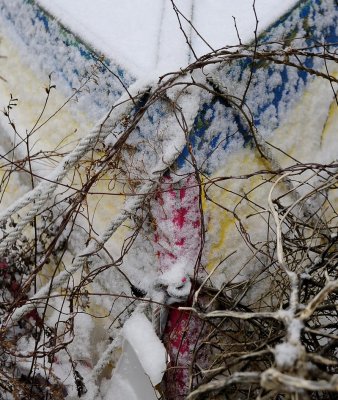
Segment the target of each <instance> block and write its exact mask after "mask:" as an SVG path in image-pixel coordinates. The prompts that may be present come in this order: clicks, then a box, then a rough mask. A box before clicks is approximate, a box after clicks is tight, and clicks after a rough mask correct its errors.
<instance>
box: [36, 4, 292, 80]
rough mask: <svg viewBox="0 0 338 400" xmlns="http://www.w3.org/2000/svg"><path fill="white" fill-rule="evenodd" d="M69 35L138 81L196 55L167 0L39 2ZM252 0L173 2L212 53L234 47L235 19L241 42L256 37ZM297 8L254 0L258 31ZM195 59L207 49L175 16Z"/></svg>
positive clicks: (189, 28)
mask: <svg viewBox="0 0 338 400" xmlns="http://www.w3.org/2000/svg"><path fill="white" fill-rule="evenodd" d="M38 3H39V4H40V5H41V6H42V7H43V8H45V9H46V10H47V11H48V12H50V13H51V14H52V15H54V16H55V17H56V18H57V19H59V20H60V21H61V23H62V24H64V25H65V26H66V27H68V28H69V29H70V30H71V31H72V32H73V33H75V34H77V35H79V36H80V37H82V38H83V39H84V41H86V42H87V43H89V44H90V45H91V46H92V47H94V49H95V50H97V51H98V52H101V53H103V54H105V55H106V56H107V57H110V58H111V59H113V60H118V62H119V63H122V64H124V65H125V67H126V68H127V69H128V70H129V71H130V72H131V73H132V74H134V75H135V76H136V77H138V78H140V77H141V76H144V75H145V74H149V73H150V72H153V71H154V70H157V72H158V73H161V72H168V71H170V70H172V69H178V68H180V67H183V66H185V65H186V64H187V63H188V62H190V61H193V59H194V56H193V53H192V51H191V50H190V49H189V46H188V45H187V43H186V39H185V37H184V35H183V33H182V32H181V30H180V26H179V22H178V17H177V15H176V13H175V12H174V10H173V6H172V3H171V1H170V0H155V1H154V0H124V1H118V0H97V1H95V2H94V1H91V0H73V1H68V0H58V1H50V0H38ZM252 3H253V1H252V0H242V1H241V2H234V1H232V0H194V1H192V0H176V1H175V4H176V6H177V8H178V9H179V10H180V11H181V12H182V14H183V15H184V16H185V17H186V18H187V19H189V20H190V21H191V22H192V25H193V27H194V29H196V30H197V31H198V33H199V34H200V35H201V36H202V37H203V38H204V39H205V41H206V42H207V43H208V44H209V45H210V46H211V47H212V48H213V49H217V48H220V47H223V46H225V45H236V44H238V38H237V33H236V30H235V27H234V20H233V16H234V17H235V18H236V24H237V27H238V31H239V35H240V38H241V40H242V42H243V43H245V42H248V41H250V40H252V39H253V37H254V30H255V25H256V20H255V15H254V12H253V7H252ZM296 3H297V1H296V0H285V1H283V2H281V1H279V0H256V2H255V8H256V12H257V15H258V19H259V25H258V30H259V32H261V31H263V30H264V29H265V28H267V27H268V26H269V25H270V24H271V23H273V22H274V21H275V19H277V18H278V17H279V16H281V15H282V14H283V13H285V12H287V11H288V10H289V9H290V8H291V7H292V6H294V5H295V4H296ZM179 17H180V21H181V25H182V28H183V29H184V30H185V32H186V34H187V37H188V38H189V40H190V41H191V45H192V47H193V49H194V52H195V53H196V55H197V56H201V55H202V54H204V53H206V52H210V50H211V49H210V47H209V46H207V45H206V43H205V42H204V41H203V40H202V39H201V38H200V37H199V36H198V34H197V33H196V32H195V30H194V29H193V28H192V27H191V26H190V24H188V23H187V22H186V21H185V19H184V18H183V17H182V16H181V15H179Z"/></svg>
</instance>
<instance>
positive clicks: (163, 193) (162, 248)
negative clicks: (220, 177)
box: [151, 175, 202, 400]
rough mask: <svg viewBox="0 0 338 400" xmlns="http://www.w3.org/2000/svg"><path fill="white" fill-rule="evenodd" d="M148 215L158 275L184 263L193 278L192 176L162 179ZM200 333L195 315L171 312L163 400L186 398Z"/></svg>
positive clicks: (197, 225) (195, 198)
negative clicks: (174, 180) (151, 221)
mask: <svg viewBox="0 0 338 400" xmlns="http://www.w3.org/2000/svg"><path fill="white" fill-rule="evenodd" d="M151 212H152V216H153V222H154V227H155V229H154V230H155V233H154V249H155V252H156V255H157V258H158V263H159V274H161V273H164V272H166V271H168V270H170V268H172V267H173V266H174V265H175V264H177V263H179V262H181V261H182V260H183V262H182V264H183V265H186V266H187V271H186V272H188V273H189V275H191V276H192V275H194V269H195V268H196V260H197V258H198V254H199V251H200V243H201V242H200V236H201V232H200V230H201V213H200V209H199V186H198V182H197V180H196V178H195V176H194V175H189V176H188V177H186V178H184V179H181V180H180V181H179V182H178V183H173V180H172V178H171V177H170V176H169V177H168V176H167V177H166V178H164V180H163V182H162V184H161V186H160V188H159V191H158V193H157V195H156V197H155V199H154V201H153V202H152V205H151ZM179 279H181V282H182V283H184V282H185V281H186V279H187V277H186V275H184V272H183V271H182V276H181V277H179ZM180 305H182V304H180ZM174 307H175V305H174ZM201 329H202V324H201V321H200V320H199V319H198V318H197V317H196V316H195V315H191V314H190V313H189V312H182V311H179V310H178V309H177V308H172V309H170V311H169V315H168V319H167V324H166V328H165V330H164V335H163V342H164V344H165V346H166V349H167V352H168V355H169V357H170V362H169V364H168V368H167V372H166V374H165V377H164V380H163V390H164V394H165V399H166V400H174V399H175V400H176V399H183V398H185V397H186V396H187V394H188V390H189V376H190V371H189V367H190V365H191V363H192V359H193V352H194V349H195V346H196V343H197V341H198V338H199V337H200V332H201Z"/></svg>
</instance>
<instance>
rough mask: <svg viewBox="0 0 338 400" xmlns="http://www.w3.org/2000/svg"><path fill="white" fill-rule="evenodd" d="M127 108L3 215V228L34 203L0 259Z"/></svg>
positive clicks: (112, 116) (96, 130) (8, 239)
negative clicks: (8, 221)
mask: <svg viewBox="0 0 338 400" xmlns="http://www.w3.org/2000/svg"><path fill="white" fill-rule="evenodd" d="M127 106H128V107H129V108H131V107H132V106H133V104H130V103H127ZM127 106H124V107H119V108H118V109H117V110H116V111H115V113H111V114H108V116H105V117H104V118H103V119H102V120H101V121H100V122H99V123H98V124H97V125H96V126H95V127H94V128H93V129H92V131H91V132H90V133H89V134H88V135H87V136H86V137H85V138H83V139H81V141H80V142H79V143H78V145H77V146H76V147H75V149H74V150H73V151H72V152H71V153H69V154H68V155H67V156H65V157H64V158H63V160H62V161H61V162H60V164H59V165H58V166H57V167H56V168H55V169H54V170H53V171H52V172H51V174H49V175H48V176H47V178H46V180H44V181H42V182H40V183H39V184H38V185H37V186H36V187H35V188H34V189H32V190H31V191H29V192H28V193H26V194H24V195H23V196H22V197H21V198H20V199H18V200H17V201H15V202H14V203H13V204H12V205H11V206H10V207H8V208H7V209H6V210H5V211H3V212H2V213H0V225H1V224H4V223H5V222H6V221H7V220H8V219H9V218H10V217H11V216H12V215H13V214H15V213H17V212H18V211H19V210H21V209H22V208H24V207H26V206H27V205H28V204H30V203H34V205H33V207H32V208H31V210H30V211H28V212H27V213H26V214H25V215H24V216H23V217H22V218H21V220H20V222H19V223H18V224H17V225H16V227H15V229H13V230H12V231H11V232H10V233H9V234H8V236H6V237H5V238H4V239H3V240H2V241H1V244H0V255H3V253H4V251H5V250H6V249H7V248H8V247H9V246H11V245H12V244H13V243H15V241H16V240H17V239H18V237H19V236H20V234H21V232H22V230H23V229H24V227H25V226H26V225H27V223H29V222H30V221H31V220H32V219H33V218H34V217H35V216H36V215H37V214H38V213H39V212H40V211H41V209H42V207H43V205H44V204H45V202H46V200H47V199H48V198H51V197H52V195H53V193H54V192H55V190H56V188H57V186H58V183H59V182H61V181H62V179H63V178H64V177H65V176H66V175H67V173H68V172H69V171H70V170H71V169H72V168H73V167H74V166H75V165H76V164H77V162H78V161H79V160H80V159H81V158H82V157H83V156H84V155H85V154H86V153H87V152H88V151H90V150H92V149H93V148H94V146H95V144H96V143H97V140H98V138H99V137H102V138H103V139H104V138H105V137H106V136H107V135H108V134H109V133H110V132H111V131H112V129H113V128H114V126H115V124H116V123H117V122H118V121H119V119H120V118H121V117H122V115H123V114H125V113H126V112H127V111H130V110H128V108H127ZM116 140H117V138H116Z"/></svg>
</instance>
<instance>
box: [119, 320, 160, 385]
mask: <svg viewBox="0 0 338 400" xmlns="http://www.w3.org/2000/svg"><path fill="white" fill-rule="evenodd" d="M123 336H124V338H125V339H126V340H127V341H128V342H129V344H130V345H131V347H132V348H133V350H134V351H135V353H136V355H137V357H138V359H139V361H140V363H141V365H142V367H143V369H144V371H145V373H146V374H147V375H148V376H149V378H150V380H151V382H152V384H153V385H154V386H155V385H157V384H159V383H160V382H161V380H162V376H163V373H164V371H165V369H166V350H165V348H164V345H163V343H162V342H161V341H160V340H159V338H158V337H157V336H156V334H155V332H154V329H153V326H152V324H151V323H150V321H149V320H148V319H147V317H146V316H145V315H144V314H140V313H135V314H133V315H132V316H131V317H130V318H129V320H128V321H127V322H126V323H125V324H124V327H123Z"/></svg>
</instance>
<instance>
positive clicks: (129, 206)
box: [9, 133, 183, 323]
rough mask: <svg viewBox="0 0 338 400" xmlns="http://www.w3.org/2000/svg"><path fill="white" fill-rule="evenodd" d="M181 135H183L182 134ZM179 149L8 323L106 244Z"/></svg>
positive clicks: (54, 287) (29, 308) (28, 308)
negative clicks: (102, 231) (67, 265)
mask: <svg viewBox="0 0 338 400" xmlns="http://www.w3.org/2000/svg"><path fill="white" fill-rule="evenodd" d="M182 135H183V133H182ZM180 151H181V149H179V150H177V149H175V152H174V153H173V154H172V155H171V158H170V159H169V160H168V161H166V162H164V161H162V162H161V164H160V165H158V166H157V167H156V168H155V169H154V170H153V172H152V173H151V174H150V175H149V179H148V180H147V181H146V183H144V184H143V185H142V186H141V188H140V190H139V191H138V194H137V195H135V196H133V197H130V198H129V199H128V200H127V201H126V203H125V207H124V208H123V209H122V210H121V212H120V213H119V214H118V215H117V216H116V217H115V218H114V219H113V220H112V221H111V223H110V224H109V225H108V227H107V228H106V230H105V231H104V233H103V234H102V235H101V237H99V238H98V239H96V240H95V241H91V242H90V243H89V244H88V246H87V247H86V248H85V249H84V251H83V252H82V253H81V254H78V255H77V256H76V257H75V259H74V261H73V263H72V265H71V266H70V267H69V268H66V269H65V270H63V271H62V272H60V274H59V275H58V276H57V277H56V278H54V280H53V281H52V282H50V283H48V284H46V285H44V286H42V287H41V288H40V289H39V290H38V291H37V293H36V294H35V295H34V296H32V297H31V298H30V299H29V301H28V302H27V303H26V304H25V305H23V306H21V307H18V308H17V309H15V311H14V312H13V314H12V315H11V316H10V317H9V321H10V322H11V323H16V322H18V321H19V320H20V319H21V318H22V317H23V316H24V315H25V314H27V313H28V312H29V311H31V310H32V309H34V308H35V307H36V306H37V303H39V301H40V299H41V298H44V297H46V296H47V295H48V294H49V293H51V292H52V291H54V290H55V289H57V288H59V287H61V286H62V285H63V284H65V283H66V282H67V281H68V279H69V278H70V277H71V276H72V275H73V274H75V273H76V272H77V271H78V270H79V269H80V268H81V267H82V266H83V263H84V261H85V260H86V259H87V258H88V257H89V256H91V255H92V254H93V253H95V252H97V251H98V250H100V249H101V248H102V246H103V245H104V244H105V243H106V242H107V240H108V239H109V238H110V237H111V236H112V235H113V234H114V232H116V230H117V229H118V228H119V227H120V226H121V225H122V224H123V222H124V221H125V220H126V219H127V218H128V217H129V215H131V214H134V213H135V212H136V211H137V209H138V208H139V207H140V206H141V205H142V204H143V202H144V200H145V198H146V197H147V195H148V194H149V193H151V192H153V191H154V190H155V187H156V186H157V184H158V181H159V179H160V177H161V176H162V174H163V172H164V171H165V170H166V169H167V167H168V166H169V165H171V164H172V163H173V162H174V160H175V159H176V158H177V155H178V154H179V153H180Z"/></svg>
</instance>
